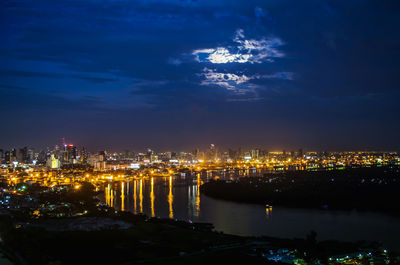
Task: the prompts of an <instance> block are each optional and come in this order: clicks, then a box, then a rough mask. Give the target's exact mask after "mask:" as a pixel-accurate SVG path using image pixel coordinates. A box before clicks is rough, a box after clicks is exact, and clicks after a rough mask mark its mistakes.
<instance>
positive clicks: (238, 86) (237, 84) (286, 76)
mask: <svg viewBox="0 0 400 265" xmlns="http://www.w3.org/2000/svg"><path fill="white" fill-rule="evenodd" d="M199 75H200V76H203V77H204V80H203V81H202V82H201V85H208V86H209V85H217V86H220V87H223V88H225V89H227V90H229V91H231V92H234V93H235V94H245V93H246V92H249V91H254V89H255V88H256V87H258V86H257V85H255V84H251V83H248V82H249V81H250V80H254V79H283V80H293V73H291V72H278V73H274V74H269V75H251V76H247V75H244V74H241V75H237V74H231V73H219V72H216V71H215V70H212V69H208V68H204V69H203V73H201V74H199Z"/></svg>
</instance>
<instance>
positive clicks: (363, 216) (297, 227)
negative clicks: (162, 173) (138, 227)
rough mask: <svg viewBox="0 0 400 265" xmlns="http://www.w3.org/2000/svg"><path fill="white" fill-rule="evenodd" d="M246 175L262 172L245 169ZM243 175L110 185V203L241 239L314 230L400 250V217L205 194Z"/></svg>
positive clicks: (219, 174)
mask: <svg viewBox="0 0 400 265" xmlns="http://www.w3.org/2000/svg"><path fill="white" fill-rule="evenodd" d="M239 173H240V174H242V175H253V174H259V173H260V172H259V171H252V170H244V171H242V172H239ZM238 175H239V174H238V172H225V171H223V172H205V173H203V174H197V175H193V176H179V177H176V176H174V177H172V176H171V177H152V178H143V179H138V180H134V181H131V182H120V183H113V184H107V185H106V186H105V192H104V198H103V200H104V202H105V203H107V204H108V205H110V206H112V207H114V208H116V209H118V210H125V211H130V212H133V213H144V214H146V215H147V216H151V217H161V218H174V219H179V220H192V221H193V222H210V223H213V224H214V226H215V228H216V230H218V231H224V232H225V233H230V234H237V235H254V236H260V235H268V236H275V237H286V238H293V237H304V236H305V235H306V234H307V233H308V232H309V231H310V230H315V231H316V232H317V233H318V239H319V240H325V239H336V240H345V241H357V240H374V241H381V242H383V243H384V245H385V246H386V247H389V248H392V249H396V250H400V242H399V240H398V238H397V235H399V234H400V218H399V217H393V216H389V215H384V214H378V213H367V212H363V213H360V212H354V211H353V212H342V211H322V210H314V209H291V208H284V207H273V208H267V207H264V206H263V205H254V204H244V203H235V202H229V201H223V200H215V199H212V198H209V197H207V196H205V195H202V194H200V185H201V184H202V183H203V182H205V181H208V180H210V179H212V178H215V177H218V178H222V179H234V178H236V177H237V176H238Z"/></svg>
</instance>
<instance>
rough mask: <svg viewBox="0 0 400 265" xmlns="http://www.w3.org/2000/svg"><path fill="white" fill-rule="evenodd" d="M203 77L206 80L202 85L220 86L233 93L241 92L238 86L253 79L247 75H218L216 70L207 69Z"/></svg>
mask: <svg viewBox="0 0 400 265" xmlns="http://www.w3.org/2000/svg"><path fill="white" fill-rule="evenodd" d="M201 75H202V76H204V80H203V81H202V82H201V85H218V86H221V87H224V88H226V89H227V90H231V91H233V92H238V91H239V90H238V88H237V85H240V84H243V83H246V82H247V81H249V80H250V79H251V78H249V77H248V76H246V75H236V74H230V73H217V72H215V71H214V70H211V69H207V68H204V73H202V74H201Z"/></svg>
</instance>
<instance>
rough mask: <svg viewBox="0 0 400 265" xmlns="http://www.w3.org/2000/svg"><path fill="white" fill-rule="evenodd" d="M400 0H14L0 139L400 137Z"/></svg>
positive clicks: (0, 63) (383, 141) (188, 144)
mask: <svg viewBox="0 0 400 265" xmlns="http://www.w3.org/2000/svg"><path fill="white" fill-rule="evenodd" d="M399 5H400V4H399V3H397V2H395V1H378V2H377V1H362V2H360V1H344V0H341V1H312V0H309V1H302V2H301V3H299V2H298V1H291V0H285V1H257V0H252V1H245V2H243V1H218V2H216V1H209V0H203V1H189V0H187V1H181V0H179V1H178V0H169V1H167V0H153V1H134V2H126V1H113V2H107V1H105V2H103V4H99V3H95V2H92V1H79V2H77V1H72V2H69V3H68V4H66V3H64V2H54V1H41V2H40V3H39V2H30V1H18V2H14V1H5V2H2V3H1V4H0V16H1V17H2V23H1V26H0V32H1V34H2V36H3V41H2V43H1V44H0V51H1V52H0V80H1V81H0V108H1V111H2V114H3V117H4V118H5V120H4V125H3V126H2V130H0V146H1V147H3V148H11V147H13V146H15V147H18V146H26V145H30V144H33V145H34V147H35V148H39V147H45V146H47V145H48V144H49V143H58V142H59V141H60V138H62V137H66V138H69V139H70V140H71V142H74V143H75V144H77V145H85V146H87V147H88V148H89V149H93V150H96V149H98V150H101V149H113V150H121V149H124V148H126V146H129V148H135V149H143V148H146V147H151V148H159V149H162V150H166V149H180V150H190V149H191V148H193V147H195V146H199V147H201V146H207V145H208V144H209V143H214V144H216V145H218V146H221V147H224V148H225V147H229V146H232V147H235V146H236V148H237V147H239V146H242V147H246V146H268V147H270V148H271V149H297V148H300V147H303V148H305V149H313V150H358V149H361V150H393V149H395V150H396V149H399V148H400V141H399V138H398V135H397V134H398V133H397V132H398V131H399V129H400V123H398V122H395V121H398V117H399V115H400V109H399V104H398V101H399V99H400V94H399V87H398V84H399V81H400V80H399V76H400V75H399V70H398V67H397V62H398V61H399V59H400V53H399V52H398V43H399V39H400V36H399V33H398V30H397V28H398V26H399V25H400V21H399V16H398V11H399V9H400V6H399Z"/></svg>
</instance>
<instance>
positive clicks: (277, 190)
mask: <svg viewBox="0 0 400 265" xmlns="http://www.w3.org/2000/svg"><path fill="white" fill-rule="evenodd" d="M399 188H400V170H399V167H398V166H397V167H393V166H392V167H373V168H352V169H346V170H332V171H294V172H285V173H281V174H273V173H271V174H265V175H264V176H263V177H245V178H240V179H239V180H237V181H222V180H220V181H211V182H208V183H205V184H204V185H202V186H201V192H202V193H204V194H206V195H208V196H211V197H214V198H218V199H225V200H232V201H237V202H246V203H261V204H269V205H274V206H275V205H279V206H287V207H302V208H319V209H340V210H352V209H357V210H372V211H384V212H390V213H393V214H398V213H399V210H400V204H398V203H397V202H398V201H400V193H399V192H398V190H399Z"/></svg>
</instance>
